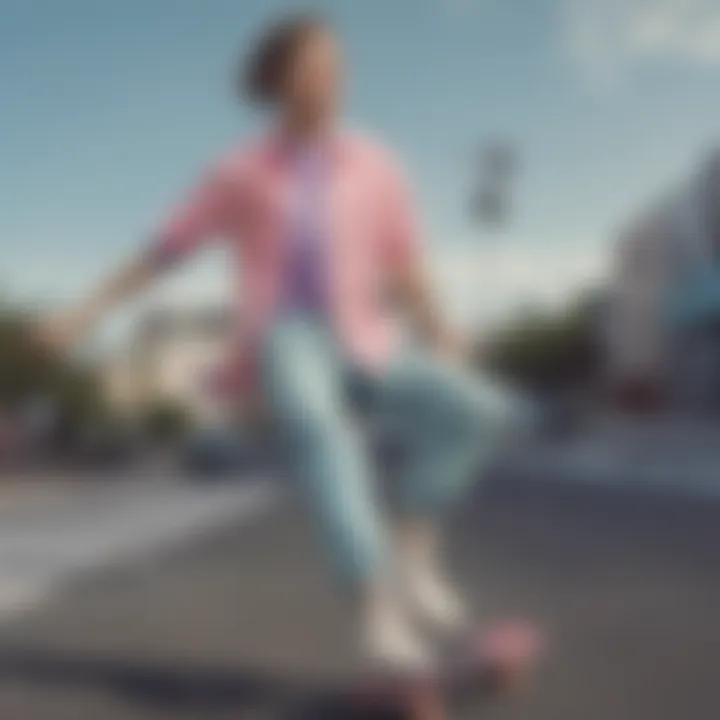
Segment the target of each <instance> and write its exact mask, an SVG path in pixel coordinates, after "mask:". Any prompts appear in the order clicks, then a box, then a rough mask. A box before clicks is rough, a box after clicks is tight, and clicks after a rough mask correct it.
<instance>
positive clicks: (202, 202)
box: [149, 170, 230, 267]
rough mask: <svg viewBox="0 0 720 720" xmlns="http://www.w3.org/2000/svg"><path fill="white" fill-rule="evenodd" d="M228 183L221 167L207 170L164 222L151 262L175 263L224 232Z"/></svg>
mask: <svg viewBox="0 0 720 720" xmlns="http://www.w3.org/2000/svg"><path fill="white" fill-rule="evenodd" d="M229 185H230V183H229V181H228V179H227V177H225V175H224V174H223V173H222V172H221V171H219V170H213V171H211V172H208V173H207V174H206V175H205V177H204V178H203V180H202V181H201V182H200V184H199V185H198V186H197V187H196V188H195V189H194V190H193V191H192V192H191V193H190V194H189V196H188V197H187V198H186V200H185V201H184V202H182V203H181V204H180V205H178V206H177V207H176V208H175V210H174V211H173V212H172V213H171V214H170V216H169V217H168V218H167V220H166V221H165V222H164V223H162V224H161V226H160V229H159V231H158V232H157V233H156V234H155V238H154V240H153V242H152V244H151V246H150V250H149V255H150V259H151V262H153V263H155V264H157V265H158V266H160V267H165V266H167V265H174V264H176V263H178V262H180V261H182V260H183V259H184V258H186V257H187V256H189V255H191V254H193V253H194V252H195V251H197V250H198V249H199V248H201V247H202V246H203V245H205V244H207V243H208V242H210V241H212V240H214V239H216V238H217V237H218V236H220V235H222V234H223V233H224V232H225V231H226V229H227V220H228V215H229V205H230V198H229V195H230V190H229Z"/></svg>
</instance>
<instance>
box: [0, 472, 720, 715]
mask: <svg viewBox="0 0 720 720" xmlns="http://www.w3.org/2000/svg"><path fill="white" fill-rule="evenodd" d="M451 561H452V566H453V569H454V572H455V573H456V574H457V576H458V577H459V578H461V579H462V581H463V582H464V583H465V585H466V587H467V589H468V591H469V593H470V594H471V595H472V596H473V598H474V599H475V600H476V601H477V606H478V608H481V609H482V613H481V614H482V616H483V617H485V618H497V617H513V616H518V615H520V616H523V617H532V618H536V619H537V620H539V621H540V622H542V623H543V624H544V625H545V627H546V628H547V630H548V631H549V633H550V636H551V640H552V645H551V653H550V655H549V657H548V659H547V662H546V664H545V666H544V668H543V669H542V671H541V673H540V675H539V677H538V682H537V683H536V685H535V686H534V687H533V688H532V689H531V690H530V692H529V693H528V694H527V695H525V696H523V697H520V698H516V699H512V700H510V701H508V702H505V703H502V704H499V705H497V706H493V707H487V708H485V709H483V711H482V712H481V713H480V716H482V717H489V718H498V719H500V720H515V719H517V720H519V719H520V718H523V719H524V718H532V719H533V720H578V719H579V718H582V720H684V719H685V718H692V719H693V720H699V719H701V718H716V717H718V716H720V683H718V680H717V668H718V667H720V620H719V619H718V612H719V608H720V504H717V503H716V502H711V501H702V500H698V499H697V498H696V499H693V500H680V499H678V498H670V497H664V498H661V497H657V498H651V497H650V496H648V495H646V494H640V493H635V494H633V493H630V492H622V491H614V490H594V489H592V488H589V487H578V488H576V489H573V488H571V487H569V486H567V485H563V486H547V485H542V486H534V485H530V484H521V483H519V482H510V481H505V482H503V483H494V484H491V485H490V486H489V487H487V488H486V489H485V491H484V492H483V493H482V494H479V495H478V497H477V498H475V499H474V500H473V501H472V502H468V503H467V504H466V506H465V507H464V508H463V511H462V513H461V515H460V516H459V517H458V518H457V521H456V522H455V523H453V538H452V553H451ZM351 648H352V636H351V635H350V633H349V630H348V624H347V622H346V617H345V614H344V612H343V609H342V604H341V603H340V602H339V601H338V598H337V597H336V595H335V593H334V592H333V588H332V586H331V584H330V583H329V582H328V580H327V579H326V578H325V576H324V573H323V568H322V562H321V557H320V556H319V555H318V553H317V552H315V542H314V539H313V536H312V533H311V532H310V529H309V527H308V525H307V523H306V522H305V521H304V520H303V517H302V514H301V513H299V512H298V510H297V508H296V507H294V505H293V503H291V502H285V503H282V504H281V505H280V507H278V508H277V509H275V510H273V511H272V512H271V513H270V514H265V515H258V517H257V518H256V519H255V520H254V521H251V522H248V521H247V518H246V519H245V520H244V521H243V523H242V524H241V523H238V525H237V526H234V527H225V529H223V530H218V531H217V532H215V533H213V534H212V536H207V535H205V537H204V539H198V540H197V541H196V542H195V543H194V544H192V545H190V546H184V547H182V548H181V549H178V550H175V551H173V552H170V551H168V552H164V553H159V554H158V553H154V554H152V555H151V556H148V557H147V558H146V559H145V560H144V561H143V562H139V561H138V562H134V563H130V564H128V563H125V564H123V565H122V566H118V567H115V568H114V569H109V568H106V569H105V570H103V571H98V572H95V573H94V574H92V575H91V576H88V577H86V578H85V579H82V580H78V581H76V582H74V583H72V584H71V585H69V586H68V587H66V588H65V589H64V590H62V592H61V593H60V594H59V595H58V596H57V597H56V598H55V599H54V600H53V602H51V603H50V604H49V605H47V606H46V607H44V608H42V610H38V611H37V612H36V613H33V614H30V615H27V616H25V617H23V618H21V619H18V620H17V621H15V622H13V623H10V624H6V625H5V626H4V627H2V628H1V629H0V718H2V720H84V719H85V718H87V719H88V720H168V719H169V718H173V720H190V719H192V720H229V719H230V718H232V719H233V720H236V719H238V718H243V719H244V718H248V719H250V718H255V719H259V718H267V719H272V720H276V719H277V720H297V719H299V718H306V719H307V720H311V719H312V718H317V719H320V718H328V719H329V718H333V719H336V718H341V717H343V711H342V710H341V709H340V708H341V707H342V706H341V705H336V704H335V700H336V699H337V698H336V697H335V696H334V695H333V690H334V688H336V687H338V686H340V685H341V684H342V683H343V682H344V681H345V680H347V679H348V678H352V677H353V673H354V671H355V661H354V659H353V653H352V650H351ZM468 717H478V711H477V709H476V710H475V711H474V712H473V713H472V714H470V715H469V716H468Z"/></svg>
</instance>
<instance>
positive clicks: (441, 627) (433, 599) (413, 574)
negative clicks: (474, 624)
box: [403, 558, 470, 634]
mask: <svg viewBox="0 0 720 720" xmlns="http://www.w3.org/2000/svg"><path fill="white" fill-rule="evenodd" d="M403 584H404V593H405V597H406V599H407V602H408V604H409V606H410V610H411V612H412V613H414V614H415V615H416V616H417V617H418V619H420V620H421V621H423V622H425V623H428V624H429V625H431V626H432V627H433V629H434V630H436V631H439V632H443V633H448V634H454V633H457V632H460V631H462V629H463V628H466V627H468V626H469V624H470V613H469V611H468V608H467V606H466V605H465V603H464V602H463V600H462V599H461V597H460V595H459V594H458V593H457V592H456V591H455V590H454V588H452V587H451V586H450V585H449V584H448V583H447V582H445V581H444V580H443V579H442V578H441V577H440V574H439V573H438V572H437V571H435V570H434V569H433V568H431V567H430V566H429V565H425V564H424V563H422V562H419V561H418V558H408V559H407V567H406V568H405V570H404V578H403Z"/></svg>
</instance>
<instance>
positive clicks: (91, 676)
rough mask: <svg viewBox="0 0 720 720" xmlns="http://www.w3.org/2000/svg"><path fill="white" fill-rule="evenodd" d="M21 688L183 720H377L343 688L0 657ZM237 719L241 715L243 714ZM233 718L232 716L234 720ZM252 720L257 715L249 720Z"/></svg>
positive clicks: (12, 653)
mask: <svg viewBox="0 0 720 720" xmlns="http://www.w3.org/2000/svg"><path fill="white" fill-rule="evenodd" d="M16 681H22V682H24V683H28V684H30V685H31V686H32V687H33V690H34V691H36V692H42V690H43V689H47V688H61V689H75V688H79V689H83V690H84V689H93V690H96V691H97V690H99V691H102V692H105V693H108V692H109V693H111V694H114V695H116V696H121V697H122V698H123V699H125V700H132V701H134V702H141V703H142V704H144V705H147V706H152V707H153V709H159V710H163V711H168V712H174V711H179V712H181V714H182V715H183V716H185V715H186V714H191V716H192V717H204V716H205V715H206V714H208V715H209V714H210V713H213V717H214V716H215V715H214V714H216V713H218V712H222V713H225V712H230V713H233V715H234V714H235V713H237V717H246V713H251V712H252V713H260V715H259V716H260V717H262V718H268V719H270V718H272V719H273V720H338V719H339V718H348V720H352V718H357V720H361V719H362V718H370V717H372V718H376V719H378V720H391V717H392V716H391V713H387V714H385V713H384V714H383V715H382V718H380V715H379V714H378V712H377V709H375V710H373V711H372V712H370V711H369V710H365V711H363V709H362V708H361V707H360V706H359V703H358V700H357V696H354V695H353V694H352V693H351V692H350V690H349V689H348V688H342V687H340V686H334V687H322V686H320V685H318V684H313V683H312V682H310V681H303V680H301V679H297V678H292V677H290V676H282V675H279V674H278V675H274V674H272V673H269V672H263V671H259V670H251V669H239V670H236V671H227V670H212V669H207V668H192V667H185V668H180V667H177V668H170V667H161V666H156V665H150V664H147V665H143V664H139V663H133V662H127V661H124V660H116V659H108V658H98V657H87V656H83V657H80V656H76V655H74V654H72V653H60V652H47V651H38V650H17V649H14V650H2V651H0V683H6V682H16ZM240 713H242V714H240ZM234 716H235V715H234ZM252 717H255V715H252Z"/></svg>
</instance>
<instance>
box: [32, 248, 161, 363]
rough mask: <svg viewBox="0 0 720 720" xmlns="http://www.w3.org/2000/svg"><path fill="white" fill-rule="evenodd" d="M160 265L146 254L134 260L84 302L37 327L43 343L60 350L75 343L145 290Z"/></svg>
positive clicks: (108, 279)
mask: <svg viewBox="0 0 720 720" xmlns="http://www.w3.org/2000/svg"><path fill="white" fill-rule="evenodd" d="M159 269H160V266H159V265H158V263H156V262H155V261H154V259H153V258H152V257H151V256H149V255H143V256H142V257H140V258H137V259H134V260H132V261H131V262H129V263H127V264H126V265H124V266H123V267H121V268H120V270H119V271H117V272H116V273H114V274H113V275H111V276H110V277H109V278H107V279H106V280H105V281H104V282H103V283H101V284H100V285H99V287H97V288H96V289H95V290H94V291H93V292H92V293H91V294H90V295H89V296H88V297H87V299H86V300H85V301H83V302H82V303H80V304H79V305H78V306H77V307H75V308H73V309H72V310H70V311H67V312H62V313H60V314H58V315H56V316H55V317H53V318H51V319H50V321H49V322H48V323H45V324H44V325H43V326H41V329H40V335H41V339H42V340H43V341H44V342H47V343H48V344H50V345H52V346H53V347H56V348H58V349H60V350H66V349H68V348H70V347H72V346H73V345H75V344H77V343H79V342H80V341H81V340H82V339H83V338H84V337H85V336H86V335H87V334H88V333H89V332H90V331H91V330H92V329H93V328H94V327H96V326H97V325H98V324H99V323H100V321H102V320H103V318H105V317H106V316H107V315H108V314H109V313H110V312H111V311H113V310H115V309H116V308H117V307H118V306H119V305H121V304H122V303H123V302H124V301H126V300H128V299H130V298H131V297H133V296H134V295H136V294H138V293H139V292H141V291H142V290H144V289H145V288H147V287H148V286H149V285H150V283H151V281H152V280H153V279H154V278H155V276H156V275H157V274H158V273H159Z"/></svg>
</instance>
